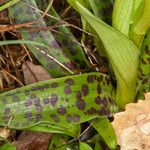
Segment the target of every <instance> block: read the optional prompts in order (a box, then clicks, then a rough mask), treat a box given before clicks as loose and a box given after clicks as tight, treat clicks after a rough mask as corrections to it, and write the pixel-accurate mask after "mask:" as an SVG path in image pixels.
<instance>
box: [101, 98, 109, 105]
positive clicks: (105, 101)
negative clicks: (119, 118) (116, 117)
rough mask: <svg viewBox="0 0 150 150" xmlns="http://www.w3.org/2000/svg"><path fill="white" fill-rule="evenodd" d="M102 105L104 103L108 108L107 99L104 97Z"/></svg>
mask: <svg viewBox="0 0 150 150" xmlns="http://www.w3.org/2000/svg"><path fill="white" fill-rule="evenodd" d="M102 103H103V105H104V106H105V107H107V104H108V103H107V99H106V97H104V98H103V99H102Z"/></svg>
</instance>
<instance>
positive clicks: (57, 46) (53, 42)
mask: <svg viewBox="0 0 150 150" xmlns="http://www.w3.org/2000/svg"><path fill="white" fill-rule="evenodd" d="M51 45H52V47H53V48H56V49H57V48H60V47H59V45H58V43H57V42H56V41H52V42H51Z"/></svg>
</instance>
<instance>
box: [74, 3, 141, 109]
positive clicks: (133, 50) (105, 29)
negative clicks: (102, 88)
mask: <svg viewBox="0 0 150 150" xmlns="http://www.w3.org/2000/svg"><path fill="white" fill-rule="evenodd" d="M76 5H77V6H78V9H79V12H80V14H81V15H82V16H83V17H84V18H85V19H86V20H87V22H88V23H89V24H90V25H91V26H92V27H93V28H94V30H95V31H96V32H97V34H98V36H99V37H100V38H101V40H102V42H103V44H104V46H105V49H106V53H107V56H108V59H109V62H110V65H111V66H112V68H113V71H114V73H115V77H116V80H117V91H116V98H115V101H116V103H117V104H118V105H119V106H120V107H121V108H124V106H125V105H126V104H127V103H129V102H133V101H134V99H135V95H136V82H137V72H138V63H139V60H138V59H139V50H138V49H137V47H136V46H135V45H134V43H133V42H132V41H131V40H129V39H128V38H127V37H125V36H124V35H123V34H121V33H120V32H117V31H116V30H115V29H114V28H112V27H110V26H108V25H107V24H105V23H104V22H103V21H101V20H100V19H98V18H97V17H95V16H93V15H92V14H91V13H90V12H89V11H88V10H87V9H85V8H84V7H83V6H82V5H80V4H79V3H78V2H76ZM108 35H109V36H108Z"/></svg>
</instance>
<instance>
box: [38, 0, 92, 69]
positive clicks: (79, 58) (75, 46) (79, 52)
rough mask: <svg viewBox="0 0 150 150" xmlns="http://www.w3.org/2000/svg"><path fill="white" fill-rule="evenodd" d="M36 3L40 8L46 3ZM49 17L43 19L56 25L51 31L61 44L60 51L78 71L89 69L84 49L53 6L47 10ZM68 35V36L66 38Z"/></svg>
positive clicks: (43, 7) (51, 24)
mask: <svg viewBox="0 0 150 150" xmlns="http://www.w3.org/2000/svg"><path fill="white" fill-rule="evenodd" d="M36 3H37V5H38V7H39V8H40V10H43V11H44V10H45V9H46V8H47V5H48V3H49V2H48V1H47V0H42V1H41V0H36ZM48 14H49V17H48V16H47V17H45V18H44V21H45V23H46V25H47V26H54V27H55V26H58V27H55V28H54V30H55V31H54V32H52V34H53V36H54V38H55V40H56V41H57V42H58V43H59V44H60V45H61V49H62V51H63V52H64V53H65V55H66V56H67V57H68V58H69V59H70V61H71V62H73V63H75V65H76V69H77V70H80V71H84V70H89V64H88V61H87V58H86V57H85V55H84V50H83V49H82V48H81V45H80V43H79V42H78V41H77V40H76V38H75V37H74V35H73V34H72V33H71V31H70V30H69V28H67V27H66V26H65V23H64V22H63V20H62V19H61V18H60V17H59V15H58V14H57V13H56V11H55V10H54V9H53V7H52V8H51V9H50V10H49V12H48ZM66 36H68V38H66Z"/></svg>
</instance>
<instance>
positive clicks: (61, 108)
mask: <svg viewBox="0 0 150 150" xmlns="http://www.w3.org/2000/svg"><path fill="white" fill-rule="evenodd" d="M66 112H67V110H66V108H65V107H63V106H61V107H60V108H58V109H57V113H58V114H61V115H64V114H66Z"/></svg>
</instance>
